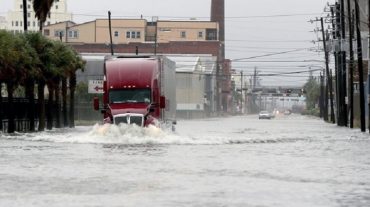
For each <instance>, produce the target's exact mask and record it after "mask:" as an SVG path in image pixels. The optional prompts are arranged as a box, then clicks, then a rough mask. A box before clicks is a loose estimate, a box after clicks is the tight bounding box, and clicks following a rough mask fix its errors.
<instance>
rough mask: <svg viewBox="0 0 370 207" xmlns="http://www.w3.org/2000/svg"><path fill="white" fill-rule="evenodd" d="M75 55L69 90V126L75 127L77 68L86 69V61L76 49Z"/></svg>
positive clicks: (70, 72) (70, 73)
mask: <svg viewBox="0 0 370 207" xmlns="http://www.w3.org/2000/svg"><path fill="white" fill-rule="evenodd" d="M73 52H74V55H75V59H74V61H73V64H72V65H73V67H72V68H71V70H70V71H69V91H70V102H69V104H70V106H69V108H70V111H69V127H70V128H74V127H75V122H74V103H75V90H76V71H77V70H80V69H81V70H82V71H83V70H84V66H85V63H86V62H85V61H84V60H82V58H81V57H80V56H79V55H78V54H77V52H76V51H73Z"/></svg>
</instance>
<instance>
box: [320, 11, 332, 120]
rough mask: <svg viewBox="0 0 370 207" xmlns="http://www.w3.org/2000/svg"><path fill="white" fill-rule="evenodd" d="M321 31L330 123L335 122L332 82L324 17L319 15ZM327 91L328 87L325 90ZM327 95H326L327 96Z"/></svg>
mask: <svg viewBox="0 0 370 207" xmlns="http://www.w3.org/2000/svg"><path fill="white" fill-rule="evenodd" d="M320 21H321V32H322V39H323V45H324V53H325V66H326V76H327V82H328V83H327V87H329V95H330V108H331V111H330V113H331V121H332V123H335V115H334V103H333V87H332V82H331V78H330V73H329V57H328V51H327V48H326V36H325V31H324V19H323V18H322V17H321V19H320ZM326 91H328V89H327V90H326ZM327 97H328V96H327ZM327 105H328V104H327V101H326V106H325V108H326V117H327V116H328V114H327V112H328V107H327Z"/></svg>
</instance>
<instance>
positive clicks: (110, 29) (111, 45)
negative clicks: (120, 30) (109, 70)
mask: <svg viewBox="0 0 370 207" xmlns="http://www.w3.org/2000/svg"><path fill="white" fill-rule="evenodd" d="M110 17H111V13H110V11H108V21H109V37H110V53H111V55H114V52H113V39H112V23H111V18H110Z"/></svg>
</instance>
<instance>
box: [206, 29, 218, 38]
mask: <svg viewBox="0 0 370 207" xmlns="http://www.w3.org/2000/svg"><path fill="white" fill-rule="evenodd" d="M206 40H217V29H206Z"/></svg>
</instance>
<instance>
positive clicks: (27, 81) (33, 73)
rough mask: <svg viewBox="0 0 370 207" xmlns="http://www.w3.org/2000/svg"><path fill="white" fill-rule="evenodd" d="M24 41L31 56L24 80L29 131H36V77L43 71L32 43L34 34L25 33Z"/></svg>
mask: <svg viewBox="0 0 370 207" xmlns="http://www.w3.org/2000/svg"><path fill="white" fill-rule="evenodd" d="M21 37H22V38H24V40H23V41H24V42H25V43H26V45H27V47H28V48H29V49H28V53H29V56H30V58H31V59H30V61H31V62H30V63H29V64H30V65H29V67H28V68H27V70H26V73H25V74H24V75H25V76H24V77H23V79H22V81H23V84H24V86H25V91H26V97H27V99H28V109H27V118H28V120H29V122H30V125H29V129H28V130H29V131H31V132H33V131H35V79H38V77H40V76H41V71H40V69H39V67H38V66H39V65H40V64H41V63H40V59H39V57H38V55H37V53H36V50H35V48H33V47H32V46H31V44H30V42H31V40H32V36H31V35H29V33H25V34H24V35H23V36H21Z"/></svg>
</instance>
